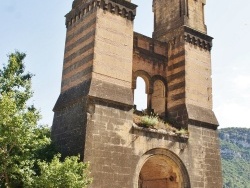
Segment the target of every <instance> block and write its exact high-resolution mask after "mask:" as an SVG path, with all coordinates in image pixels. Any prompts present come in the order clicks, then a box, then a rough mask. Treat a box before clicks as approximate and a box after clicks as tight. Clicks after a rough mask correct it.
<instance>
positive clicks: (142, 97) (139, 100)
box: [134, 76, 147, 111]
mask: <svg viewBox="0 0 250 188" xmlns="http://www.w3.org/2000/svg"><path fill="white" fill-rule="evenodd" d="M146 92H147V90H146V83H145V81H144V79H143V78H142V77H139V76H138V77H137V78H136V88H135V90H134V105H136V109H137V110H139V111H142V110H145V109H147V93H146Z"/></svg>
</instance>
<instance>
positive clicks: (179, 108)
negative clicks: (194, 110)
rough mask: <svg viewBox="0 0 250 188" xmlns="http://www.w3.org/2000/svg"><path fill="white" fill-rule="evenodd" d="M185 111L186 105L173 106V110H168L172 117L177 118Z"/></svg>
mask: <svg viewBox="0 0 250 188" xmlns="http://www.w3.org/2000/svg"><path fill="white" fill-rule="evenodd" d="M184 110H186V105H185V104H179V105H176V106H173V107H171V108H168V112H169V113H171V115H173V116H177V115H178V112H182V111H184ZM175 113H176V114H175Z"/></svg>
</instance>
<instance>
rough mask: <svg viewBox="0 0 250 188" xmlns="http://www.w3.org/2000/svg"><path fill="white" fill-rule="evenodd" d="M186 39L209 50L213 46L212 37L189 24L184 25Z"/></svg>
mask: <svg viewBox="0 0 250 188" xmlns="http://www.w3.org/2000/svg"><path fill="white" fill-rule="evenodd" d="M184 40H185V41H186V42H188V43H191V44H193V45H196V46H199V47H200V48H203V49H205V50H208V51H210V50H211V48H212V40H213V38H212V37H210V36H208V35H206V34H203V33H201V32H199V31H196V30H193V29H191V28H189V27H187V26H184Z"/></svg>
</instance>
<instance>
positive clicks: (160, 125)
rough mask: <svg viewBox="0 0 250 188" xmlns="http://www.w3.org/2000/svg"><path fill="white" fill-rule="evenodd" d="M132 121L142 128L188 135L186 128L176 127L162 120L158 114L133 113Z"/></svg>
mask: <svg viewBox="0 0 250 188" xmlns="http://www.w3.org/2000/svg"><path fill="white" fill-rule="evenodd" d="M133 122H134V123H135V124H136V125H137V126H139V127H143V128H148V129H156V130H165V131H167V132H171V133H172V134H175V135H181V136H188V134H189V133H188V130H186V129H180V130H179V129H177V128H175V127H174V126H173V125H172V124H170V123H169V122H164V121H163V120H162V119H161V118H160V117H159V116H158V115H156V114H154V113H151V114H150V115H147V114H145V113H142V114H140V115H138V114H135V113H134V114H133Z"/></svg>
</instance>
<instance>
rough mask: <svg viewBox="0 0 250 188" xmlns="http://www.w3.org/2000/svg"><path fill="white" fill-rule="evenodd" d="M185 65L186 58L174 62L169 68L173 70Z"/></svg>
mask: <svg viewBox="0 0 250 188" xmlns="http://www.w3.org/2000/svg"><path fill="white" fill-rule="evenodd" d="M183 66H185V60H182V61H180V62H178V63H175V64H173V65H171V66H168V70H169V71H171V70H174V69H177V68H180V67H183Z"/></svg>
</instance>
